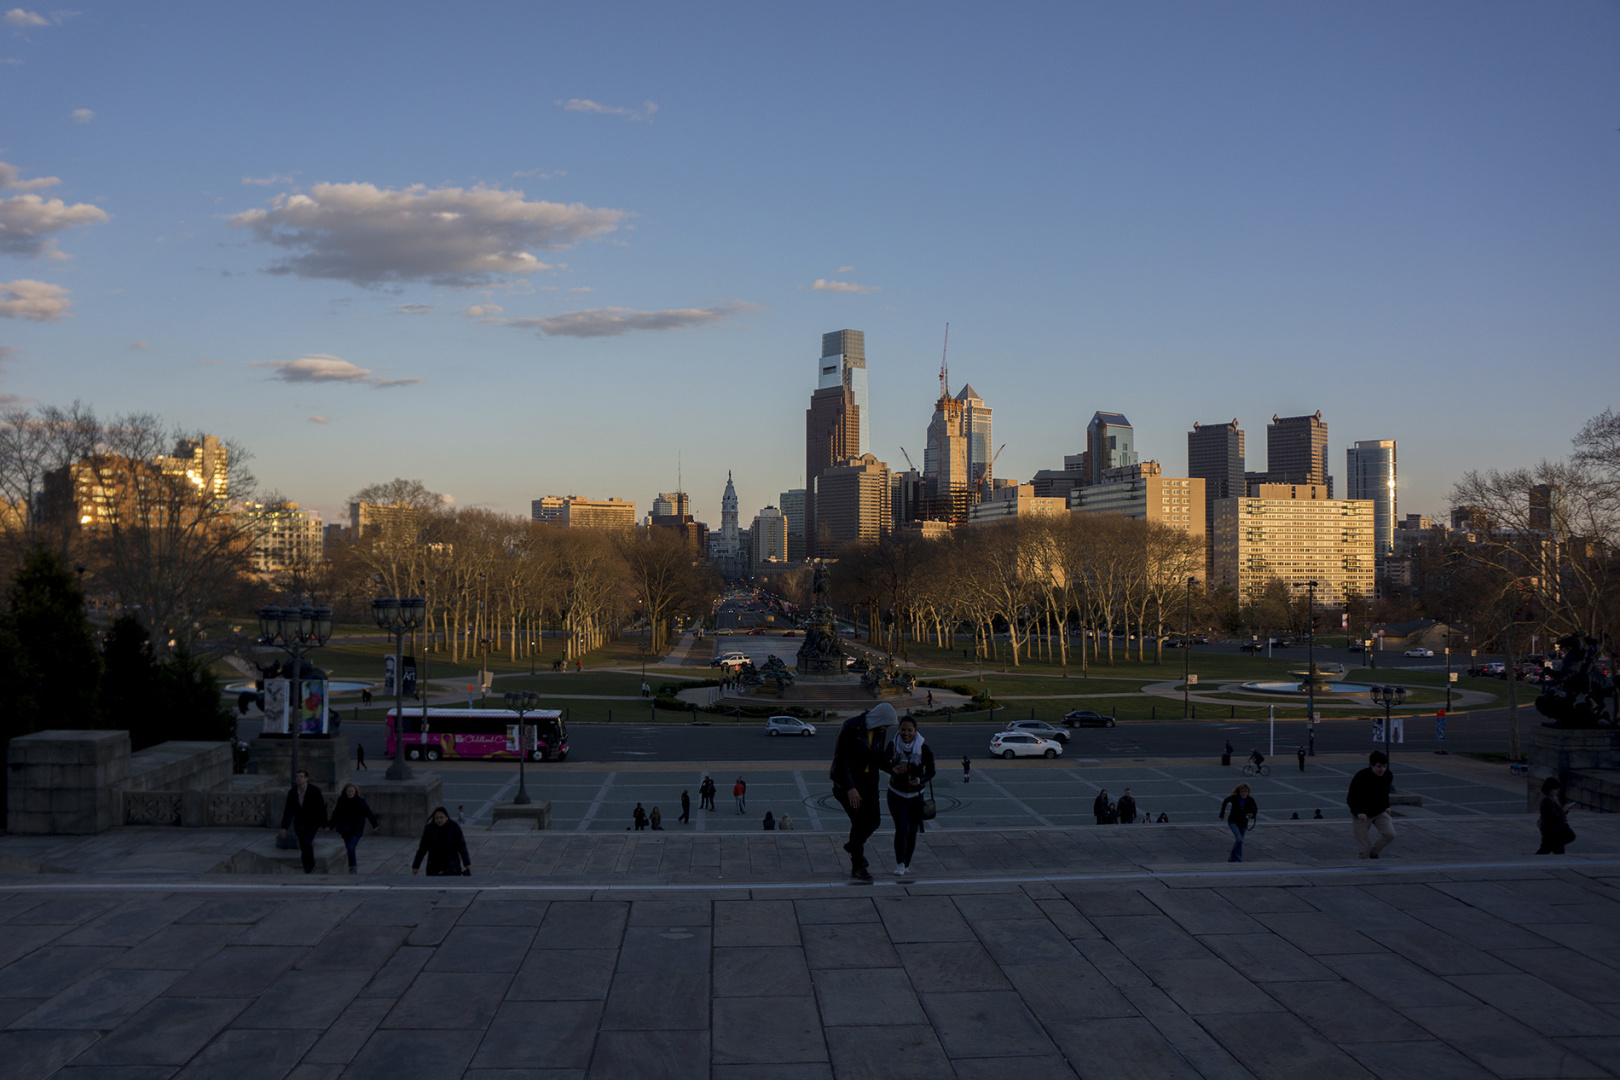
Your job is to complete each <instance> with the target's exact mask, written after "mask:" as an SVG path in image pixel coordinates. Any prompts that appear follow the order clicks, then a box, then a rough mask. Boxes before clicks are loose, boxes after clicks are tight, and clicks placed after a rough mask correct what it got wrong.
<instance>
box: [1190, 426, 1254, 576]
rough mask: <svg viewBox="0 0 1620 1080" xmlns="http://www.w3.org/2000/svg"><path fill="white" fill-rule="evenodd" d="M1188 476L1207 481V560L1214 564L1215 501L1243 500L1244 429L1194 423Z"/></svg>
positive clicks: (1205, 509) (1205, 511)
mask: <svg viewBox="0 0 1620 1080" xmlns="http://www.w3.org/2000/svg"><path fill="white" fill-rule="evenodd" d="M1187 475H1188V476H1189V477H1192V478H1193V479H1197V480H1202V481H1203V482H1204V540H1205V545H1206V551H1205V557H1204V561H1205V564H1206V566H1207V565H1213V559H1214V554H1215V553H1214V548H1213V544H1214V542H1215V500H1216V499H1241V498H1242V497H1243V496H1244V495H1245V494H1246V488H1245V485H1244V481H1243V429H1242V428H1240V427H1238V422H1237V420H1236V419H1234V420H1233V421H1232V422H1231V423H1230V424H1200V423H1197V422H1196V421H1195V422H1194V423H1193V426H1192V430H1191V431H1189V432H1187Z"/></svg>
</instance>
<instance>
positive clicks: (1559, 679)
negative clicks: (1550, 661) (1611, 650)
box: [1509, 634, 1616, 728]
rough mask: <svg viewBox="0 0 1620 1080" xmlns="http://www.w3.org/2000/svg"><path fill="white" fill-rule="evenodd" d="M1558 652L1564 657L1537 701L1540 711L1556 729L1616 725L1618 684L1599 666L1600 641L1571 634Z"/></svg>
mask: <svg viewBox="0 0 1620 1080" xmlns="http://www.w3.org/2000/svg"><path fill="white" fill-rule="evenodd" d="M1606 636H1607V635H1605V637H1606ZM1558 648H1559V649H1560V650H1562V652H1563V654H1564V657H1563V659H1562V660H1560V661H1559V663H1558V666H1557V668H1555V669H1554V671H1553V674H1552V676H1551V679H1550V680H1549V681H1548V682H1547V683H1546V684H1545V685H1544V687H1543V689H1542V691H1541V694H1540V696H1538V697H1537V698H1536V711H1537V712H1539V713H1541V715H1542V716H1545V717H1546V718H1547V719H1549V720H1551V721H1552V725H1551V726H1553V727H1561V728H1592V727H1597V726H1598V725H1599V724H1600V723H1601V722H1603V721H1605V720H1607V721H1608V722H1609V723H1610V724H1611V725H1612V724H1614V723H1616V718H1615V711H1614V705H1615V701H1616V699H1615V686H1614V680H1613V679H1611V678H1610V677H1609V676H1607V675H1605V674H1604V673H1603V672H1602V671H1600V670H1599V669H1598V668H1597V666H1596V665H1597V660H1598V658H1599V656H1600V651H1599V649H1600V646H1599V643H1598V640H1597V639H1596V638H1593V637H1589V636H1588V635H1586V634H1569V635H1567V636H1565V637H1562V638H1559V639H1558ZM1511 677H1512V675H1511V673H1510V674H1509V678H1511Z"/></svg>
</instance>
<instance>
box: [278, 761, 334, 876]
mask: <svg viewBox="0 0 1620 1080" xmlns="http://www.w3.org/2000/svg"><path fill="white" fill-rule="evenodd" d="M289 826H290V827H291V828H292V831H293V835H295V836H297V837H298V854H299V855H300V856H302V857H303V860H304V873H306V874H313V873H314V872H315V834H316V833H318V832H320V831H321V830H322V829H324V828H326V799H325V798H324V797H323V796H322V795H321V789H320V788H318V787H316V786H315V785H314V784H312V783H310V782H309V770H307V769H299V770H298V776H297V783H295V784H293V786H292V790H291V791H289V792H287V801H286V802H285V803H284V804H282V807H281V838H282V839H283V840H285V839H286V838H287V829H288V827H289Z"/></svg>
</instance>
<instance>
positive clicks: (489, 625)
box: [282, 480, 719, 662]
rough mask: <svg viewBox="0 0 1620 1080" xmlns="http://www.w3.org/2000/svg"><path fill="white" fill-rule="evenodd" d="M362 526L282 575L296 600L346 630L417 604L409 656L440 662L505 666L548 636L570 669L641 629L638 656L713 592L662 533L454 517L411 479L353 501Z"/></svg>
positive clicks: (662, 642) (688, 556) (469, 514)
mask: <svg viewBox="0 0 1620 1080" xmlns="http://www.w3.org/2000/svg"><path fill="white" fill-rule="evenodd" d="M351 501H353V502H356V503H361V504H364V505H365V506H366V507H367V508H368V510H367V514H368V518H369V520H368V521H367V522H365V523H364V525H363V527H362V529H361V531H360V534H359V535H358V536H354V537H350V538H349V540H348V541H347V542H346V543H344V544H342V545H341V546H340V547H338V548H337V549H336V550H334V551H332V552H330V553H329V556H330V557H329V558H327V559H325V560H324V561H322V562H319V563H314V564H312V565H310V566H309V567H307V568H301V569H300V570H299V571H298V572H297V573H293V574H289V575H288V577H287V579H286V580H284V581H283V582H282V589H283V591H284V592H285V593H286V594H287V595H289V596H292V595H297V596H308V597H312V598H314V599H317V600H319V601H321V602H324V603H329V604H330V605H331V606H332V607H334V608H335V609H337V610H338V611H339V613H340V615H342V616H344V617H347V618H349V619H353V620H357V621H365V620H366V619H369V610H368V609H369V605H370V601H371V599H372V598H373V597H376V596H422V597H425V598H426V599H427V601H428V622H427V625H426V626H425V627H424V628H423V629H422V631H421V632H420V635H419V638H420V640H419V641H418V643H417V647H418V648H423V649H431V650H435V651H444V652H447V653H448V654H449V658H450V659H451V661H452V662H455V661H460V660H463V659H466V658H470V657H472V656H476V655H479V654H481V653H483V652H488V653H494V654H501V653H504V654H506V655H507V656H508V657H509V658H511V659H512V660H514V661H515V660H517V659H518V658H519V657H526V656H532V655H537V653H538V652H541V651H544V650H543V649H542V648H541V639H542V636H543V634H544V633H546V632H550V633H552V634H553V635H557V634H559V633H560V635H561V637H562V638H563V649H562V654H561V657H562V658H563V659H565V660H573V659H575V658H577V657H580V656H582V655H584V654H585V653H588V652H590V651H591V650H593V649H595V648H598V647H600V646H601V645H602V644H603V643H604V642H605V641H607V640H608V639H610V638H613V637H616V636H617V635H618V633H619V631H620V629H621V628H622V627H623V626H624V625H626V624H627V623H643V624H645V626H646V627H647V629H648V632H649V641H648V645H649V649H650V650H651V651H653V652H655V653H656V652H662V651H663V650H664V649H665V648H666V646H667V645H668V639H669V631H670V627H671V625H672V621H673V620H674V619H675V617H677V616H680V615H687V614H696V613H699V612H701V611H703V610H706V609H707V606H708V602H709V600H710V598H712V597H713V595H714V594H715V592H716V591H717V590H718V588H719V582H718V580H717V579H716V578H715V577H714V574H713V571H712V570H711V569H710V567H709V564H708V563H707V561H705V560H703V559H701V558H700V557H698V556H697V554H696V553H694V552H693V550H692V549H691V548H690V547H689V546H688V545H687V544H685V543H684V542H683V540H682V539H681V538H680V537H679V536H677V535H675V534H674V533H672V532H670V531H667V530H663V529H633V530H626V531H622V532H610V531H598V530H586V529H562V528H557V527H556V526H551V525H542V524H539V523H537V522H534V521H531V520H529V519H526V518H521V517H515V516H511V515H506V514H499V513H495V512H493V511H489V510H483V509H456V508H453V507H451V506H450V505H448V503H447V502H446V501H445V500H444V499H443V498H442V497H441V496H440V495H438V494H437V493H436V492H432V491H429V490H428V489H427V488H426V487H424V486H423V485H422V484H421V483H420V482H418V481H414V480H393V481H389V482H388V483H386V484H377V485H372V486H370V487H367V488H364V489H362V490H361V491H359V492H357V493H356V494H355V495H354V496H353V499H352V500H351Z"/></svg>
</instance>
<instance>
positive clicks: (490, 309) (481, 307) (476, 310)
mask: <svg viewBox="0 0 1620 1080" xmlns="http://www.w3.org/2000/svg"><path fill="white" fill-rule="evenodd" d="M505 310H506V309H505V308H503V307H501V305H499V304H469V305H468V306H467V307H466V308H464V309H463V310H462V312H461V313H462V314H463V315H470V316H472V317H473V318H475V319H486V318H488V317H489V316H491V315H499V314H500V313H501V312H503V311H505Z"/></svg>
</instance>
